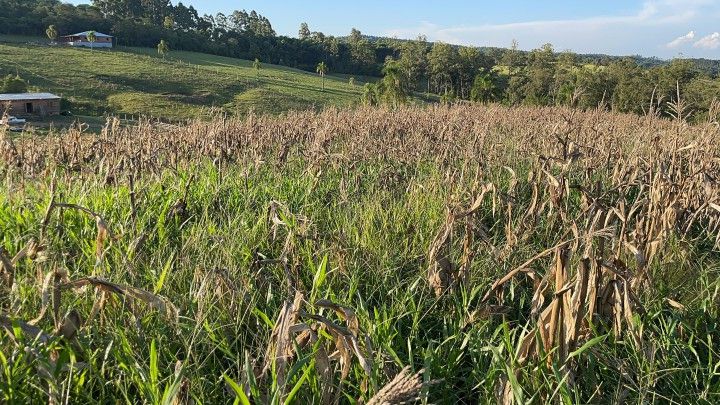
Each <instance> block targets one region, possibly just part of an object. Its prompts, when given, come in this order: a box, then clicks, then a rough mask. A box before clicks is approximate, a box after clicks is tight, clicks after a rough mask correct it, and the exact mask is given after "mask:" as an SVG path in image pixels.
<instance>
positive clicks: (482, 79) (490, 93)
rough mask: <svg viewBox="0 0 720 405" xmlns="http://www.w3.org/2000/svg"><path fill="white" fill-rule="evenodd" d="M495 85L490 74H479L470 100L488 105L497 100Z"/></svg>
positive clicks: (474, 81)
mask: <svg viewBox="0 0 720 405" xmlns="http://www.w3.org/2000/svg"><path fill="white" fill-rule="evenodd" d="M495 90H496V87H495V83H494V80H493V75H492V74H491V73H490V72H487V73H485V72H483V73H478V74H477V75H476V76H475V80H473V85H472V89H471V90H470V100H472V101H475V102H481V103H487V102H490V101H492V100H493V99H494V98H495Z"/></svg>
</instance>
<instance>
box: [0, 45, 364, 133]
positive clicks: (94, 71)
mask: <svg viewBox="0 0 720 405" xmlns="http://www.w3.org/2000/svg"><path fill="white" fill-rule="evenodd" d="M3 39H5V40H6V42H4V43H0V75H2V76H5V75H8V74H15V73H19V74H20V76H21V77H23V78H24V79H26V80H27V81H28V82H29V83H30V86H31V88H33V89H37V90H42V91H48V92H53V93H56V94H58V95H62V96H63V98H64V106H63V107H64V109H66V110H69V111H71V112H72V113H73V114H75V115H87V116H98V115H103V114H105V113H110V114H116V115H124V114H127V115H150V116H153V117H159V118H165V119H170V120H177V119H187V118H192V117H197V116H199V115H200V114H201V113H202V112H203V111H204V110H205V109H206V108H207V107H209V106H213V107H216V108H218V109H220V110H223V111H227V112H232V113H239V114H243V113H246V112H248V111H250V110H251V109H252V110H254V111H256V112H259V113H281V112H284V111H288V110H292V109H308V108H320V107H323V106H329V105H334V106H344V105H351V104H354V103H357V102H359V100H360V96H361V87H362V84H363V83H362V82H361V80H362V78H360V77H358V80H357V81H356V84H355V85H350V84H349V83H348V80H347V77H334V76H326V79H325V87H326V89H325V90H324V91H323V89H322V80H321V78H320V77H319V76H318V75H317V74H313V73H309V72H305V71H301V70H296V69H291V68H287V67H282V66H275V65H265V64H263V65H262V68H261V69H260V71H259V72H257V71H256V70H255V69H253V62H251V61H247V60H241V59H233V58H227V57H220V56H213V55H207V54H200V53H193V52H170V54H169V55H168V57H167V59H166V60H163V59H162V58H161V57H159V56H158V55H157V53H156V52H155V50H153V49H147V48H118V49H114V50H112V51H109V50H98V49H96V50H94V51H91V50H89V49H75V48H66V47H58V46H48V45H44V44H42V43H41V42H42V41H37V43H35V44H28V43H27V41H21V40H22V38H21V39H20V40H19V39H18V38H2V37H0V41H2V40H3ZM21 42H22V43H21Z"/></svg>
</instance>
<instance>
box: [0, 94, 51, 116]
mask: <svg viewBox="0 0 720 405" xmlns="http://www.w3.org/2000/svg"><path fill="white" fill-rule="evenodd" d="M60 100H61V98H60V97H58V96H56V95H54V94H50V93H17V94H0V114H2V113H3V112H5V111H7V113H8V114H9V115H14V116H17V117H28V116H39V117H45V116H48V115H58V114H60Z"/></svg>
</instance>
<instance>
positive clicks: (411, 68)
mask: <svg viewBox="0 0 720 405" xmlns="http://www.w3.org/2000/svg"><path fill="white" fill-rule="evenodd" d="M427 48H428V46H427V39H426V38H425V37H423V36H420V37H418V38H417V39H415V40H413V41H406V42H403V43H402V44H401V45H400V59H399V60H398V64H399V65H400V68H401V69H402V71H403V74H404V75H405V76H406V77H407V81H408V84H409V85H410V87H412V88H413V89H415V88H417V86H418V82H419V81H420V79H421V78H422V77H423V75H424V74H425V72H426V71H427ZM428 82H429V81H428Z"/></svg>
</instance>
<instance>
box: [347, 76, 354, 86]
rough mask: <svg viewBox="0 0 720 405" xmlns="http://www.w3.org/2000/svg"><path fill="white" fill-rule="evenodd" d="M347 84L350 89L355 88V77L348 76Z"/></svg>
mask: <svg viewBox="0 0 720 405" xmlns="http://www.w3.org/2000/svg"><path fill="white" fill-rule="evenodd" d="M348 84H350V86H352V87H355V77H353V76H350V79H348Z"/></svg>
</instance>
